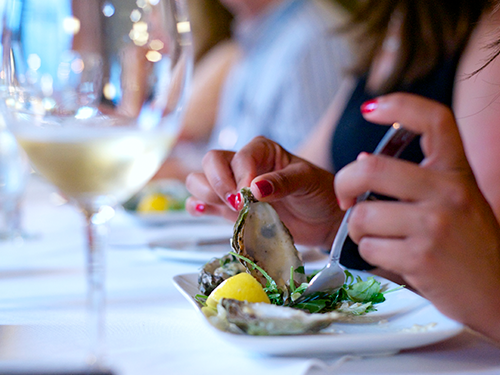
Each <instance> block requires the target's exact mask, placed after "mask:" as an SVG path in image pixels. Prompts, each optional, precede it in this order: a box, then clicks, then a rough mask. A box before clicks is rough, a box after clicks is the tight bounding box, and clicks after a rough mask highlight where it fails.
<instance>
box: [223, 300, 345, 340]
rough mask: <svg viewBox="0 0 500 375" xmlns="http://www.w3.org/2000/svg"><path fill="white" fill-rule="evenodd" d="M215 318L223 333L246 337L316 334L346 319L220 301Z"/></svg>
mask: <svg viewBox="0 0 500 375" xmlns="http://www.w3.org/2000/svg"><path fill="white" fill-rule="evenodd" d="M217 309H218V316H217V319H218V320H217V321H215V324H216V326H217V324H218V325H221V324H226V325H227V326H223V327H220V328H222V329H223V330H227V331H232V332H235V333H239V332H238V331H237V330H234V329H233V328H232V326H231V325H232V324H234V325H235V326H236V327H238V329H239V330H241V331H240V333H241V332H244V333H247V334H249V335H257V336H263V335H301V334H311V333H317V332H320V331H321V330H323V329H325V328H327V327H329V326H330V325H331V324H332V323H334V322H342V321H346V320H347V319H348V317H347V316H346V315H345V314H341V313H338V312H335V311H333V312H329V313H325V314H309V313H306V312H304V311H301V310H296V309H293V308H291V307H283V306H276V305H270V304H268V303H248V302H245V301H236V300H233V299H225V298H223V299H222V300H221V301H220V302H219V305H218V306H217Z"/></svg>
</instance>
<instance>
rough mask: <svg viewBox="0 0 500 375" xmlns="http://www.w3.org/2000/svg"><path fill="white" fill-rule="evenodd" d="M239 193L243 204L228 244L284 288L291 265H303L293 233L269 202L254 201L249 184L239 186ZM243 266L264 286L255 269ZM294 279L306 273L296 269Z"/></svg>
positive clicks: (286, 286)
mask: <svg viewBox="0 0 500 375" xmlns="http://www.w3.org/2000/svg"><path fill="white" fill-rule="evenodd" d="M241 194H242V196H243V199H244V206H243V209H242V210H241V211H240V214H239V217H238V220H237V221H236V224H235V226H234V233H233V238H232V239H231V246H232V248H233V250H234V251H235V252H236V253H237V254H239V255H242V256H244V257H246V258H248V259H250V260H251V261H252V262H254V263H255V264H257V265H258V266H259V267H261V268H262V269H264V270H265V271H266V272H267V273H268V274H269V276H270V277H271V278H272V279H273V280H274V281H275V282H276V284H277V286H278V287H279V288H280V289H282V290H287V289H288V286H289V281H290V269H291V267H293V269H294V270H296V269H298V268H300V267H303V263H302V259H301V257H300V254H299V252H298V251H297V249H296V248H295V245H294V243H293V238H292V235H291V234H290V232H289V231H288V228H286V226H285V225H284V224H283V222H282V221H281V220H280V218H279V216H278V214H277V213H276V211H275V210H274V208H273V207H272V206H271V205H270V204H269V203H265V202H259V201H257V200H256V199H255V198H254V196H253V194H252V192H251V191H250V189H249V188H243V189H241ZM243 263H244V262H243ZM245 266H246V267H247V270H248V272H250V273H251V274H252V276H254V277H255V278H256V279H257V280H259V282H260V283H261V284H262V285H263V286H265V285H266V279H265V278H264V277H263V276H262V274H261V273H260V272H259V271H258V270H254V269H252V267H249V266H248V265H245ZM294 282H295V283H296V285H300V284H301V283H303V282H306V276H305V275H304V274H303V273H295V274H294Z"/></svg>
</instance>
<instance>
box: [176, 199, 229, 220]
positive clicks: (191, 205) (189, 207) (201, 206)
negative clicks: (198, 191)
mask: <svg viewBox="0 0 500 375" xmlns="http://www.w3.org/2000/svg"><path fill="white" fill-rule="evenodd" d="M186 211H187V212H188V213H190V214H191V215H193V216H205V215H212V216H221V217H224V218H226V219H228V220H230V221H236V219H237V217H238V214H237V213H236V212H234V211H232V210H230V209H229V208H227V207H226V206H224V205H209V204H206V203H205V202H203V201H200V200H199V199H196V198H195V197H189V198H188V199H187V200H186Z"/></svg>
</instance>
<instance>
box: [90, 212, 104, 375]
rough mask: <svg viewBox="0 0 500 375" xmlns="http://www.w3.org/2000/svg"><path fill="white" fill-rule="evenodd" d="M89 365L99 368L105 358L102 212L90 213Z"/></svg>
mask: <svg viewBox="0 0 500 375" xmlns="http://www.w3.org/2000/svg"><path fill="white" fill-rule="evenodd" d="M86 220H87V245H88V249H87V282H88V289H87V290H88V297H87V309H88V329H89V334H90V335H89V339H90V340H89V345H90V347H89V359H88V360H89V364H90V365H92V366H99V365H100V364H101V363H102V360H103V356H104V329H105V289H104V280H105V253H104V250H105V247H106V239H107V233H108V220H107V219H106V218H104V219H103V217H102V215H100V214H99V212H95V211H90V212H89V211H86Z"/></svg>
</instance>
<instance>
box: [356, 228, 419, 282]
mask: <svg viewBox="0 0 500 375" xmlns="http://www.w3.org/2000/svg"><path fill="white" fill-rule="evenodd" d="M358 249H359V254H360V255H361V257H362V258H363V259H364V260H366V261H367V262H368V263H370V264H372V265H373V266H376V267H381V268H383V269H385V270H387V271H391V272H393V273H396V274H399V275H406V274H408V273H409V272H410V269H411V266H412V263H411V261H410V260H409V258H410V257H411V248H410V244H409V242H408V241H407V240H406V239H405V238H380V237H368V236H366V237H363V238H362V239H361V240H360V242H359V243H358Z"/></svg>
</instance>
